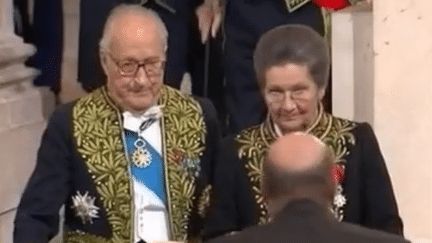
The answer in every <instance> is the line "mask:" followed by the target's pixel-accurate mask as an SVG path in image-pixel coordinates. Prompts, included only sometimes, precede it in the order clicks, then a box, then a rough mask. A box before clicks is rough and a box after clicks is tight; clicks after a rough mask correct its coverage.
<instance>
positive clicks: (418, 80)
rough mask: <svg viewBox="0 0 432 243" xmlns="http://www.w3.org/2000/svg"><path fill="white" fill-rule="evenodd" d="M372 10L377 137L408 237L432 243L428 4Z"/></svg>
mask: <svg viewBox="0 0 432 243" xmlns="http://www.w3.org/2000/svg"><path fill="white" fill-rule="evenodd" d="M374 4H375V6H374V51H375V95H374V109H375V114H374V120H375V131H376V133H377V136H378V139H379V141H380V144H381V148H382V150H383V152H384V155H385V158H386V160H387V165H388V167H389V171H390V173H391V177H392V180H393V184H394V186H395V188H396V193H397V199H398V202H399V207H400V211H401V215H402V217H403V219H404V223H405V234H406V236H407V237H408V238H410V239H412V240H413V242H432V188H431V186H432V176H431V175H432V173H431V172H432V161H431V158H432V140H431V132H432V15H431V14H430V13H431V10H432V1H430V0H392V1H387V0H375V1H374Z"/></svg>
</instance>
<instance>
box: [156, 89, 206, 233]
mask: <svg viewBox="0 0 432 243" xmlns="http://www.w3.org/2000/svg"><path fill="white" fill-rule="evenodd" d="M160 104H163V105H164V117H163V119H164V126H163V129H164V136H165V142H166V160H167V165H168V166H166V168H167V170H166V173H167V175H168V180H167V181H168V185H169V186H168V188H167V192H168V202H169V203H168V205H169V212H170V216H171V227H172V238H173V240H174V241H186V240H187V236H188V235H187V230H188V229H187V227H188V226H187V225H188V222H189V217H190V215H191V210H192V203H193V200H194V198H195V186H196V185H195V179H196V177H197V175H198V174H196V173H197V172H198V173H199V168H192V171H194V172H195V173H185V169H186V171H189V169H190V168H185V167H187V166H188V164H187V163H185V162H186V161H188V160H192V161H198V162H199V159H200V157H201V156H202V154H203V152H204V149H205V136H206V126H205V124H204V117H203V114H202V110H201V107H200V105H199V103H198V102H197V101H195V100H193V99H191V98H187V97H186V96H185V95H184V94H183V93H181V92H179V91H176V90H174V89H172V88H169V87H165V88H164V91H163V92H162V95H161V102H160ZM192 166H199V163H193V164H192Z"/></svg>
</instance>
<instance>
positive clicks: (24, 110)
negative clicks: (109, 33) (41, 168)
mask: <svg viewBox="0 0 432 243" xmlns="http://www.w3.org/2000/svg"><path fill="white" fill-rule="evenodd" d="M12 13H13V11H12V0H1V1H0V155H1V156H0V167H1V168H2V169H1V170H0V185H1V186H0V198H1V202H0V242H12V232H13V220H14V217H15V211H16V207H17V206H18V202H19V200H20V197H21V193H22V191H23V189H24V186H25V184H26V182H27V180H28V177H29V175H30V173H31V171H32V170H33V168H34V165H35V158H36V150H37V148H38V146H39V141H40V138H41V135H42V131H43V128H44V126H45V119H44V116H43V106H44V105H43V100H44V98H45V97H46V96H45V95H44V94H45V92H41V89H39V88H35V87H33V85H32V80H33V79H34V78H35V77H36V76H37V74H38V71H37V70H36V69H33V68H29V67H26V66H25V65H24V62H25V61H26V60H27V58H28V57H29V56H31V55H33V54H34V53H35V51H36V49H35V48H34V46H32V45H29V44H25V43H24V42H23V40H22V38H20V37H18V36H16V35H15V34H14V32H13V18H12Z"/></svg>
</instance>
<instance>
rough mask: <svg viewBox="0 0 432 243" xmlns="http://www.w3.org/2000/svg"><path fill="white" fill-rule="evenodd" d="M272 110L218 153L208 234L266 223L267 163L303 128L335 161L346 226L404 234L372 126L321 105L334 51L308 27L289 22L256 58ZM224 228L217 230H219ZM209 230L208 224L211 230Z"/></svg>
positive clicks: (337, 201) (335, 209) (336, 204)
mask: <svg viewBox="0 0 432 243" xmlns="http://www.w3.org/2000/svg"><path fill="white" fill-rule="evenodd" d="M253 61H254V68H255V73H256V77H257V80H258V84H259V86H260V89H261V93H262V95H263V97H264V100H265V104H266V106H267V110H268V116H267V119H266V121H265V122H263V123H262V124H260V125H258V126H254V127H250V128H247V129H245V130H242V131H241V132H240V133H239V134H237V135H235V136H229V137H227V138H226V139H225V142H224V143H223V148H222V150H221V154H220V165H221V167H220V168H219V169H218V170H217V172H216V173H217V177H216V178H217V180H216V183H218V184H219V185H218V187H217V188H225V190H224V191H215V196H216V197H215V198H216V199H215V201H214V204H213V207H214V208H213V212H212V216H211V218H210V219H209V221H208V226H210V225H211V226H213V228H212V229H218V231H214V230H213V231H207V232H206V234H207V236H208V237H212V236H216V235H219V234H223V233H226V232H230V231H236V230H241V229H243V228H244V227H247V226H250V225H254V224H260V223H265V222H266V221H267V220H268V216H267V210H266V205H265V202H264V199H263V197H262V195H261V174H262V163H263V158H264V156H265V154H266V152H267V149H268V147H269V145H270V144H271V143H272V142H273V141H274V140H275V139H276V138H277V137H278V136H281V135H283V134H287V133H290V132H296V131H304V132H306V133H309V134H312V135H314V136H316V137H317V138H319V139H320V140H322V141H323V142H324V143H326V144H327V146H329V148H331V150H332V151H333V152H334V155H335V157H336V161H335V165H334V169H333V172H334V182H335V185H336V187H335V190H336V196H335V198H334V201H333V205H331V206H330V210H331V211H332V213H333V214H334V215H335V217H336V218H337V219H338V220H340V221H346V222H351V223H355V224H360V225H363V226H366V227H369V228H374V229H378V230H384V231H387V232H391V233H396V234H400V235H402V232H403V229H402V221H401V219H400V217H399V214H398V209H397V205H396V201H395V196H394V193H393V189H392V186H391V182H390V178H389V175H388V172H387V169H386V166H385V163H384V159H383V156H382V154H381V152H380V149H379V146H378V142H377V139H376V137H375V135H374V132H373V130H372V128H371V126H370V125H369V124H367V123H357V122H353V121H349V120H345V119H341V118H337V117H334V116H332V115H331V114H329V113H326V112H325V111H324V109H323V108H322V104H321V99H322V98H323V96H324V93H325V88H326V86H327V80H328V75H329V67H330V58H329V49H328V46H327V45H326V43H325V41H324V39H323V38H322V37H321V36H320V35H319V34H318V33H316V32H315V31H314V30H312V29H311V28H309V27H306V26H302V25H284V26H280V27H277V28H275V29H272V30H270V31H269V32H267V33H266V34H264V35H263V36H262V37H261V39H260V41H259V42H258V44H257V47H256V49H255V52H254V56H253ZM215 225H216V226H218V227H215ZM207 228H209V227H207Z"/></svg>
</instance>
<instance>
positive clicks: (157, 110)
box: [139, 105, 163, 132]
mask: <svg viewBox="0 0 432 243" xmlns="http://www.w3.org/2000/svg"><path fill="white" fill-rule="evenodd" d="M162 107H163V105H155V106H152V107H151V108H150V109H148V110H147V111H146V112H145V113H144V115H143V117H144V118H146V120H145V121H144V122H143V123H141V125H140V126H139V131H140V132H143V131H144V130H146V129H147V128H149V127H150V126H151V125H152V124H153V123H154V122H155V121H157V120H158V119H160V118H161V117H162V115H163V114H162Z"/></svg>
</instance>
